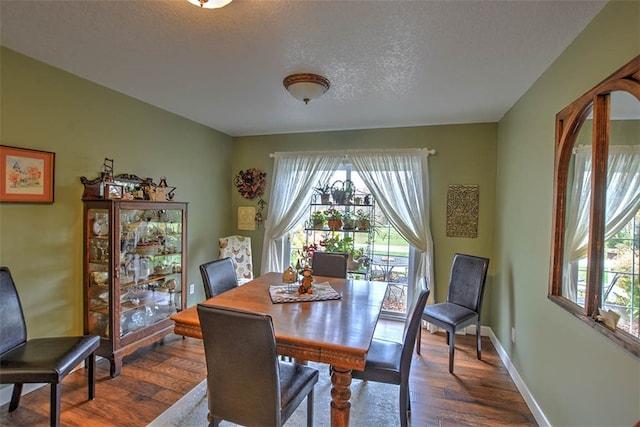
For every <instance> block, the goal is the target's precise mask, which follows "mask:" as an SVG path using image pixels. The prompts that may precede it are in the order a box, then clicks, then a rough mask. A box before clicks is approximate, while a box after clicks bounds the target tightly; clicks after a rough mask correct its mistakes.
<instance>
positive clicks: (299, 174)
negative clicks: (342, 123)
mask: <svg viewBox="0 0 640 427" xmlns="http://www.w3.org/2000/svg"><path fill="white" fill-rule="evenodd" d="M343 157H344V153H343V152H323V153H313V152H308V153H275V154H274V159H275V160H274V167H273V181H272V184H271V203H270V204H269V215H268V216H267V219H266V221H265V223H264V243H263V247H262V262H261V268H260V272H261V274H265V273H268V272H270V271H284V270H285V269H286V268H287V267H288V266H289V264H290V260H289V254H288V253H285V251H284V246H285V245H284V239H285V237H286V235H287V233H288V232H289V231H290V230H292V229H293V227H294V226H295V225H296V224H297V223H298V222H299V221H300V220H301V219H302V217H303V215H304V214H305V213H306V212H307V209H308V205H309V203H310V201H311V196H312V194H313V191H311V189H312V188H313V186H314V185H316V184H317V183H318V182H321V183H322V182H326V181H328V179H329V177H330V176H331V175H332V174H333V171H334V170H335V169H336V168H337V167H338V166H339V165H340V162H341V161H342V159H343Z"/></svg>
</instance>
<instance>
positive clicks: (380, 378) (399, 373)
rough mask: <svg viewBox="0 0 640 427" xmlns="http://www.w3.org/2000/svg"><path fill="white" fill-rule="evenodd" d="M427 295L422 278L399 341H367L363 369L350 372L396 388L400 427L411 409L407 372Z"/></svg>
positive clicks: (354, 375) (408, 371)
mask: <svg viewBox="0 0 640 427" xmlns="http://www.w3.org/2000/svg"><path fill="white" fill-rule="evenodd" d="M430 292H431V291H430V289H429V288H428V287H427V281H426V279H424V278H423V279H421V280H420V281H419V292H418V296H417V298H415V299H414V301H413V304H412V305H411V308H410V309H409V311H408V312H407V319H406V320H405V324H404V331H403V334H402V342H394V341H386V340H380V339H375V338H374V339H373V340H372V341H371V347H370V348H369V353H368V354H367V362H366V364H365V367H364V370H363V371H356V370H355V369H354V370H353V371H351V375H352V377H353V378H356V379H361V380H365V381H374V382H380V383H387V384H397V385H399V386H400V396H399V411H400V425H401V426H402V427H406V426H407V424H408V418H409V412H410V410H411V404H410V401H409V400H410V396H409V373H410V370H411V357H412V354H413V347H414V345H415V342H416V335H417V334H418V330H419V328H420V317H421V315H422V311H423V310H424V307H425V305H426V304H427V298H429V293H430Z"/></svg>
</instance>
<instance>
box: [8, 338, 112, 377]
mask: <svg viewBox="0 0 640 427" xmlns="http://www.w3.org/2000/svg"><path fill="white" fill-rule="evenodd" d="M99 346H100V337H98V336H75V337H56V338H36V339H32V340H29V341H27V342H26V343H24V344H22V345H19V346H18V347H15V348H13V349H12V350H9V351H7V352H6V353H4V354H2V355H1V356H0V382H2V383H16V382H18V383H33V382H35V383H42V382H50V383H57V382H60V381H61V380H62V378H64V377H65V376H66V375H67V374H68V373H69V372H71V371H72V370H73V369H74V368H75V367H76V366H77V365H78V364H79V363H80V362H81V361H82V360H84V359H86V358H87V357H88V356H89V355H90V354H91V353H93V352H95V351H96V350H97V349H98V347H99Z"/></svg>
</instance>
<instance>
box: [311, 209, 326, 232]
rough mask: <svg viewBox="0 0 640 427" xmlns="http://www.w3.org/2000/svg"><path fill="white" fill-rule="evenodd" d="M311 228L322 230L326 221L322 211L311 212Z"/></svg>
mask: <svg viewBox="0 0 640 427" xmlns="http://www.w3.org/2000/svg"><path fill="white" fill-rule="evenodd" d="M310 220H311V226H312V227H313V229H314V230H322V229H323V228H324V223H325V221H326V220H327V216H326V215H325V214H324V212H323V211H313V212H311V217H310Z"/></svg>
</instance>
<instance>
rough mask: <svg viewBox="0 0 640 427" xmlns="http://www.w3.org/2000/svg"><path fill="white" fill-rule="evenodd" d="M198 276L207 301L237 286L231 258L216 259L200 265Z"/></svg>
mask: <svg viewBox="0 0 640 427" xmlns="http://www.w3.org/2000/svg"><path fill="white" fill-rule="evenodd" d="M200 274H201V275H202V284H203V285H204V295H205V296H206V297H207V299H209V298H213V297H214V296H216V295H218V294H221V293H223V292H225V291H228V290H229V289H232V288H235V287H236V286H238V279H237V276H236V270H235V269H234V267H233V261H232V260H231V258H222V259H216V260H214V261H210V262H207V263H204V264H202V265H200Z"/></svg>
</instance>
